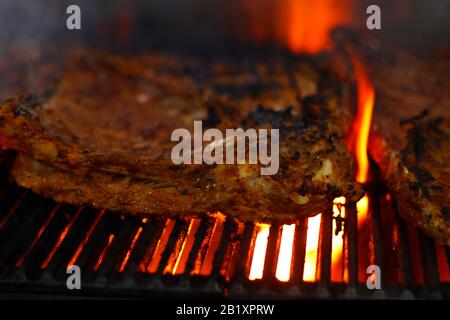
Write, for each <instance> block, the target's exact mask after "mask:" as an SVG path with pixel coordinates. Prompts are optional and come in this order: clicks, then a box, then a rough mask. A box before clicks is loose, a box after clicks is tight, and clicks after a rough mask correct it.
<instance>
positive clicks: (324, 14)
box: [276, 0, 351, 54]
mask: <svg viewBox="0 0 450 320" xmlns="http://www.w3.org/2000/svg"><path fill="white" fill-rule="evenodd" d="M350 2H351V1H350V0H343V1H339V4H338V5H337V2H336V1H335V0H321V1H299V0H286V1H280V2H279V13H280V15H279V16H278V17H277V19H276V20H277V27H278V29H279V30H280V32H281V33H282V34H281V35H280V37H279V39H282V42H283V43H284V44H285V45H287V47H288V48H289V49H290V50H291V51H292V52H294V53H303V52H306V53H309V54H314V53H318V52H320V51H323V50H324V49H329V48H330V40H329V34H330V31H331V30H332V29H333V28H334V27H336V26H338V25H346V24H349V23H350V21H351V6H350Z"/></svg>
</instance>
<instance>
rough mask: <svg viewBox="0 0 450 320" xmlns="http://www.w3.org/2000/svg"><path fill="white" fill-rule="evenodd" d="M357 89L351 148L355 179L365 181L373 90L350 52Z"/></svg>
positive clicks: (362, 67)
mask: <svg viewBox="0 0 450 320" xmlns="http://www.w3.org/2000/svg"><path fill="white" fill-rule="evenodd" d="M351 58H352V62H353V66H354V68H355V75H356V81H357V89H358V111H357V114H356V118H355V124H354V128H353V132H354V133H353V135H352V138H351V139H352V141H350V144H351V146H350V147H351V148H352V149H353V151H354V154H355V157H356V162H357V165H358V170H357V172H356V181H358V182H359V183H365V182H367V180H368V177H369V157H368V155H367V142H368V140H369V134H370V126H371V123H372V114H373V106H374V103H375V90H374V88H373V86H372V84H371V83H370V81H369V78H368V76H367V73H366V71H365V69H364V66H363V65H362V63H361V61H360V60H359V59H358V58H357V57H356V55H355V54H354V53H352V52H351Z"/></svg>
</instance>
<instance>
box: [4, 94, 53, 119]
mask: <svg viewBox="0 0 450 320" xmlns="http://www.w3.org/2000/svg"><path fill="white" fill-rule="evenodd" d="M54 93H55V90H54V89H49V90H46V91H45V92H44V93H43V94H42V95H40V96H33V95H27V96H24V97H22V98H21V99H20V100H19V104H18V105H17V106H16V107H15V108H14V110H13V114H14V116H16V117H18V116H28V117H33V116H34V114H33V110H34V109H36V108H37V107H38V106H40V105H42V104H43V103H44V102H46V101H47V100H48V99H49V98H50V97H51V96H52V95H53V94H54Z"/></svg>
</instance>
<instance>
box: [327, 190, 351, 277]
mask: <svg viewBox="0 0 450 320" xmlns="http://www.w3.org/2000/svg"><path fill="white" fill-rule="evenodd" d="M345 202H346V199H345V197H338V198H335V199H334V201H333V217H334V219H333V235H332V239H331V241H332V242H331V266H332V269H331V281H333V282H347V281H348V269H347V268H346V264H345V263H344V262H345V261H344V260H345V259H344V226H343V225H342V226H341V227H340V229H339V226H338V221H337V220H336V218H338V217H339V218H341V219H344V218H345V206H344V205H345Z"/></svg>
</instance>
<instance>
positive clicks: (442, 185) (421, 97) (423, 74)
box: [351, 37, 450, 245]
mask: <svg viewBox="0 0 450 320" xmlns="http://www.w3.org/2000/svg"><path fill="white" fill-rule="evenodd" d="M351 44H352V46H353V47H354V49H355V51H356V52H357V53H358V54H359V56H360V58H361V59H362V60H363V62H364V65H365V66H366V68H367V70H368V72H369V77H370V79H371V80H372V81H373V84H374V87H375V90H376V99H375V100H376V101H375V110H374V118H373V128H372V135H371V141H370V143H369V148H370V153H371V155H372V156H373V158H374V159H375V160H376V161H377V162H378V163H379V164H380V168H381V171H382V173H383V176H384V177H385V179H386V180H387V182H388V186H389V189H390V191H391V192H392V193H393V195H394V197H395V199H396V200H397V203H398V208H399V211H400V214H401V215H402V216H403V217H405V218H407V219H409V220H410V221H412V222H413V223H415V224H416V225H417V226H418V227H419V228H420V229H421V230H423V231H424V232H426V233H427V234H428V235H430V236H432V237H434V238H436V239H437V240H438V241H439V242H440V243H442V244H446V245H450V214H449V209H450V167H449V163H450V143H449V141H450V77H449V74H450V73H449V72H450V55H448V54H447V55H438V54H436V55H432V56H428V57H420V58H419V57H418V56H415V55H413V54H411V53H408V52H406V51H404V50H401V49H398V48H395V47H387V46H386V45H384V46H383V45H382V44H381V43H380V42H379V41H378V40H377V39H374V38H364V37H361V38H353V39H351Z"/></svg>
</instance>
